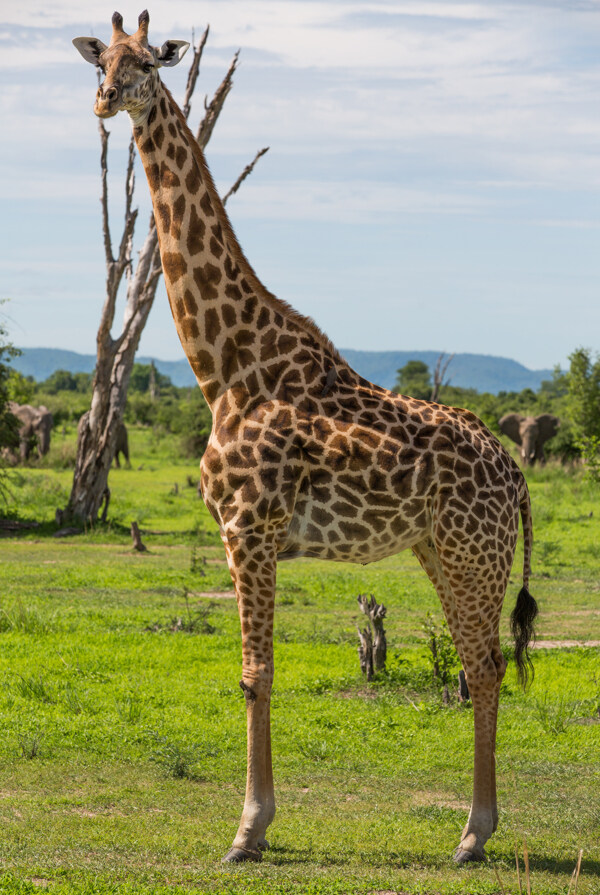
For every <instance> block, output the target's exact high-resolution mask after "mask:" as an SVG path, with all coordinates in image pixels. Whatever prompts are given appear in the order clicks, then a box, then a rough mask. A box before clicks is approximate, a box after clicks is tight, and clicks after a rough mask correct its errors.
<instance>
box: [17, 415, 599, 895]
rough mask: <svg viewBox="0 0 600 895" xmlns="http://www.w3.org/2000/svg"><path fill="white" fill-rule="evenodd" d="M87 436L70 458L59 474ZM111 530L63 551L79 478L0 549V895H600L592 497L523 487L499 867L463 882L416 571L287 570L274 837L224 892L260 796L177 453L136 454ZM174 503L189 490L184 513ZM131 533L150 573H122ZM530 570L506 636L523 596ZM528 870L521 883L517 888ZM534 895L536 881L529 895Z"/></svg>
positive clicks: (574, 488) (454, 727) (204, 548)
mask: <svg viewBox="0 0 600 895" xmlns="http://www.w3.org/2000/svg"><path fill="white" fill-rule="evenodd" d="M72 438H73V435H72V433H71V434H69V435H67V436H66V438H65V440H64V443H62V444H61V442H60V438H57V439H55V445H54V447H53V458H51V462H52V463H55V464H56V463H57V462H59V461H60V457H61V456H68V453H69V450H70V447H69V445H70V444H72ZM130 438H131V443H132V444H131V452H132V461H133V466H134V468H133V469H131V470H126V469H122V470H114V471H113V472H112V473H111V481H110V486H111V490H112V500H111V512H110V517H111V522H110V524H109V525H108V526H106V527H104V528H101V529H97V530H95V531H91V532H88V533H86V534H83V535H80V536H77V537H71V538H64V539H62V538H61V539H57V538H54V537H53V533H54V530H55V527H54V524H53V518H54V511H55V509H56V507H59V506H63V505H64V503H65V502H66V498H67V496H68V491H69V486H70V480H71V475H72V473H71V472H70V471H69V470H66V469H65V470H61V469H57V468H51V466H47V467H45V468H32V469H27V470H19V471H16V472H15V474H14V477H13V484H12V492H13V506H12V509H10V508H9V509H10V511H9V515H13V516H16V515H17V512H18V519H19V520H20V521H21V522H26V521H37V522H39V523H41V524H40V526H39V527H37V528H32V529H25V530H23V531H20V532H19V533H18V534H8V535H6V536H5V537H3V538H2V539H1V540H0V555H1V565H0V581H1V585H2V587H1V590H0V644H1V646H2V649H1V650H0V716H1V719H2V725H3V730H4V737H3V738H2V741H1V742H0V821H1V824H2V835H1V837H0V895H3V893H17V892H18V893H29V892H39V891H40V889H41V888H47V889H48V890H49V891H51V892H57V893H65V895H66V893H90V895H91V893H98V895H106V893H115V895H117V893H118V895H125V893H142V895H143V893H150V892H153V893H154V892H155V893H161V892H175V891H177V892H188V891H189V892H196V893H198V892H207V893H208V892H210V893H250V895H252V893H265V895H266V893H313V895H329V893H331V895H333V893H336V895H337V893H339V895H342V893H344V895H345V893H365V895H366V893H384V892H385V893H391V892H402V893H411V895H416V893H447V895H454V893H468V895H478V893H481V895H484V893H487V895H490V893H501V892H502V891H504V892H505V893H507V895H508V893H517V892H518V891H519V886H518V882H517V875H516V869H515V857H514V851H515V843H519V845H520V846H521V845H522V842H523V839H524V838H526V841H527V848H528V852H529V863H530V870H531V881H532V893H533V895H554V893H565V895H566V893H567V892H568V890H569V883H570V879H571V874H572V872H573V869H574V867H575V863H576V860H577V855H578V851H579V849H583V860H582V865H581V875H580V878H579V880H578V889H577V891H578V893H588V895H590V893H595V895H598V893H600V785H599V784H600V649H599V648H598V647H594V646H585V645H584V644H586V643H590V642H592V641H600V601H599V593H600V576H599V571H600V537H599V535H600V506H599V501H598V492H597V491H594V489H593V487H592V486H590V485H588V484H586V483H585V482H583V481H582V479H581V475H580V474H579V473H572V472H564V471H562V470H560V469H558V468H549V467H547V468H546V469H544V470H541V471H536V472H534V473H533V474H531V475H530V477H529V480H530V487H531V493H532V500H533V508H534V521H535V526H536V545H535V552H534V577H533V581H532V591H533V593H534V595H535V596H536V598H537V599H538V602H539V604H540V610H541V615H540V621H539V625H538V638H539V640H540V641H541V642H543V643H548V644H550V643H552V644H553V645H554V644H557V643H564V642H576V643H578V644H580V645H579V646H572V647H569V648H562V649H558V648H556V646H553V647H552V648H550V647H548V648H542V649H537V650H536V652H535V657H534V659H535V669H536V675H535V680H534V683H533V685H532V687H531V689H530V690H529V691H528V692H527V693H526V694H523V693H522V692H521V691H520V690H519V689H518V687H517V685H516V679H515V674H514V669H513V667H512V665H511V666H510V667H509V671H508V673H507V676H506V680H505V683H504V685H503V690H502V696H501V708H500V721H499V734H498V751H497V759H498V789H499V800H500V826H499V829H498V832H497V833H496V834H495V835H494V837H493V838H492V839H491V840H490V843H489V845H488V855H489V862H488V863H487V864H486V865H479V866H467V867H463V868H457V867H455V866H454V865H453V863H452V861H451V854H452V851H453V848H454V847H455V845H456V844H457V842H458V839H459V835H460V831H461V829H462V826H463V825H464V823H465V820H466V815H467V811H468V806H469V800H470V795H471V762H472V720H473V719H472V710H471V708H470V707H469V705H468V704H467V705H460V704H459V703H458V702H456V701H453V702H452V703H451V705H449V706H443V705H442V700H441V695H440V692H439V689H438V688H437V687H436V686H435V685H434V684H433V683H432V678H431V663H430V661H429V659H428V653H427V648H426V644H425V640H424V637H425V635H424V631H423V624H424V622H425V621H426V618H427V614H428V613H432V614H433V615H434V616H435V618H437V619H440V620H441V611H440V608H439V603H438V600H437V597H436V595H435V592H434V591H433V589H432V587H431V585H430V584H429V582H428V580H427V578H426V576H425V575H424V573H423V572H422V571H421V569H420V567H419V566H418V564H417V562H416V560H415V559H414V558H413V557H412V555H411V554H409V553H404V554H401V555H399V556H397V557H394V558H392V559H389V560H386V561H384V562H381V563H376V564H374V565H372V566H369V567H366V568H363V567H353V566H349V565H344V566H342V565H337V564H332V563H329V564H326V563H320V562H316V561H304V560H299V561H295V562H289V563H287V564H281V566H280V570H279V576H278V590H277V606H278V608H277V615H276V623H275V661H276V678H275V689H274V697H273V741H274V771H275V779H276V793H277V798H278V815H277V818H276V820H275V823H274V824H273V826H272V828H271V830H270V834H271V835H270V840H271V843H272V848H271V850H270V851H268V852H267V853H266V854H265V857H264V860H263V862H262V864H260V865H251V866H244V867H242V868H241V869H240V868H235V867H224V866H222V865H221V863H220V859H221V857H222V856H223V854H224V853H225V852H226V851H227V849H228V847H229V845H230V843H231V840H232V838H233V835H234V833H235V830H236V827H237V822H238V819H239V812H240V811H241V807H242V802H243V794H244V785H245V709H244V699H243V696H242V693H241V691H240V689H239V687H238V680H239V677H240V667H241V647H240V638H239V626H238V620H237V610H236V605H235V600H234V599H233V593H232V590H231V581H230V578H229V574H228V571H227V567H226V565H225V562H224V555H223V550H222V547H221V545H220V541H219V538H218V535H217V532H216V529H215V526H214V523H213V522H212V520H211V519H210V518H209V516H208V514H207V512H206V510H205V508H204V506H203V504H202V502H201V501H200V500H199V499H198V497H197V494H196V490H195V487H194V486H193V485H194V482H195V480H197V477H198V470H197V464H189V463H188V464H185V463H183V462H182V461H179V460H178V459H177V458H176V456H175V455H174V451H173V445H172V442H170V441H169V439H166V438H165V439H161V438H159V437H158V436H156V435H153V434H152V433H149V432H143V431H139V432H136V431H134V432H132V433H130ZM175 486H177V487H175ZM134 519H135V520H137V522H138V523H139V525H140V528H141V530H142V536H143V539H144V542H145V544H146V545H147V547H148V552H147V553H145V554H138V553H135V552H134V551H133V550H132V547H131V538H130V535H129V525H130V523H131V521H132V520H134ZM520 569H521V555H520V554H518V556H517V560H516V564H515V569H514V574H513V581H512V582H511V586H510V588H509V593H508V596H507V601H506V608H505V613H504V616H503V622H502V632H503V638H504V639H505V641H506V643H507V644H508V643H509V636H508V623H507V622H508V615H509V613H510V610H511V608H512V605H513V603H514V600H515V598H516V594H517V591H518V588H519V587H520ZM359 593H373V594H374V595H375V596H376V598H377V599H378V600H379V601H380V602H384V603H385V604H386V606H387V607H388V620H387V624H386V630H387V633H388V644H389V658H388V673H387V674H386V675H384V676H381V677H380V678H379V679H378V680H376V681H375V682H373V683H372V684H370V685H366V684H365V683H364V681H363V680H362V678H361V675H360V671H359V667H358V657H357V637H356V627H355V625H356V622H357V621H360V619H359V616H358V609H357V603H356V596H357V595H358V594H359ZM523 874H524V869H523V863H522V861H521V875H522V876H523ZM521 882H522V886H523V891H525V883H524V880H523V879H522V880H521Z"/></svg>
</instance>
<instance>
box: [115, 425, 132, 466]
mask: <svg viewBox="0 0 600 895" xmlns="http://www.w3.org/2000/svg"><path fill="white" fill-rule="evenodd" d="M119 454H123V456H124V457H125V462H126V464H127V468H128V469H130V468H131V463H130V462H129V437H128V435H127V426H126V425H125V423H119V427H118V429H117V445H116V447H115V466H116V467H117V469H120V468H121V464H120V463H119Z"/></svg>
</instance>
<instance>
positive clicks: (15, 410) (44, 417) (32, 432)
mask: <svg viewBox="0 0 600 895" xmlns="http://www.w3.org/2000/svg"><path fill="white" fill-rule="evenodd" d="M8 409H9V410H10V412H11V413H12V414H13V415H14V416H16V418H17V419H18V420H19V455H20V458H21V462H22V463H24V462H25V461H26V460H28V459H29V455H30V453H31V450H32V448H33V447H34V446H35V447H36V449H37V452H38V456H39V457H43V456H44V454H47V453H48V451H49V450H50V433H51V431H52V426H53V422H54V421H53V419H52V414H51V413H50V411H49V410H48V408H47V407H44V406H43V405H42V406H41V407H32V406H31V404H16V403H15V402H14V401H9V403H8Z"/></svg>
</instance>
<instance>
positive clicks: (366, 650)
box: [356, 625, 373, 681]
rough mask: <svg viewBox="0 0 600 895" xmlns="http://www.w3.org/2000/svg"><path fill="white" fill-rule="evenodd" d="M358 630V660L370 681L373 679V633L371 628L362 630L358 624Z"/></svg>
mask: <svg viewBox="0 0 600 895" xmlns="http://www.w3.org/2000/svg"><path fill="white" fill-rule="evenodd" d="M356 630H357V631H358V639H359V641H360V643H359V646H358V661H359V662H360V670H361V671H362V673H363V674H364V675H365V677H366V678H367V680H368V681H370V680H372V679H373V635H372V634H371V628H363V629H362V631H361V629H360V628H359V627H358V625H357V626H356Z"/></svg>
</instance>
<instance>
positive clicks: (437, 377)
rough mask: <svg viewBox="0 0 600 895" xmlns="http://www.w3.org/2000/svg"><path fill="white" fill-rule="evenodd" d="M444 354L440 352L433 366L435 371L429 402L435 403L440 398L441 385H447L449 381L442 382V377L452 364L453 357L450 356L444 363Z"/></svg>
mask: <svg viewBox="0 0 600 895" xmlns="http://www.w3.org/2000/svg"><path fill="white" fill-rule="evenodd" d="M445 356H446V355H445V354H444V352H442V353H441V354H440V355H439V357H438V359H437V361H436V364H435V370H434V371H433V388H432V390H431V398H430V400H431V401H437V400H438V398H439V396H440V389H441V387H442V386H443V385H448V384H449V383H450V380H447V381H446V382H444V377H445V375H446V372H447V370H448V367H449V366H450V364H451V363H452V361H453V359H454V355H453V354H450V355H449V356H448V358H447V360H445V361H444V358H445Z"/></svg>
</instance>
